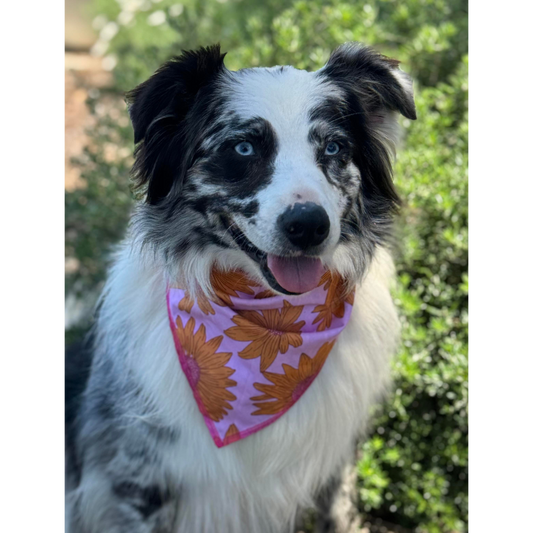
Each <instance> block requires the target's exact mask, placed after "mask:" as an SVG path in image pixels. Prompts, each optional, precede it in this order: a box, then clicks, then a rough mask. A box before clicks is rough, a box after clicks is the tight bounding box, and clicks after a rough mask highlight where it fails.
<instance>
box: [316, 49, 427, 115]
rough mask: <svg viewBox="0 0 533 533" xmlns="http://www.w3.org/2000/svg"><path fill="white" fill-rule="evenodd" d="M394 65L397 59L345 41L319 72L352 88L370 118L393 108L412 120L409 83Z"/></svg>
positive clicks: (413, 113)
mask: <svg viewBox="0 0 533 533" xmlns="http://www.w3.org/2000/svg"><path fill="white" fill-rule="evenodd" d="M398 65H399V61H397V60H395V59H390V58H388V57H385V56H384V55H382V54H380V53H379V52H377V51H375V50H373V49H372V48H369V47H366V46H363V45H361V44H359V43H345V44H343V45H341V46H339V48H337V49H336V50H335V51H334V52H333V53H332V54H331V57H330V58H329V60H328V62H327V63H326V65H325V66H324V67H323V68H322V69H321V70H320V71H319V72H320V73H321V74H322V75H325V76H327V77H329V78H331V79H332V80H334V81H335V82H336V83H338V84H340V85H341V86H343V87H344V88H346V89H347V90H348V91H353V92H354V93H355V94H356V95H357V97H358V99H359V100H360V102H361V104H362V106H363V108H364V110H365V112H366V113H367V114H368V117H369V119H370V121H371V122H373V121H375V122H379V121H380V120H383V119H384V117H383V114H384V112H385V113H386V111H397V112H400V113H401V114H402V115H403V116H404V117H407V118H409V119H411V120H416V110H415V102H414V98H413V83H412V81H411V78H410V77H409V76H408V75H407V74H405V73H404V72H402V71H401V70H399V68H398Z"/></svg>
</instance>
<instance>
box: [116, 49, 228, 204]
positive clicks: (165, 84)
mask: <svg viewBox="0 0 533 533" xmlns="http://www.w3.org/2000/svg"><path fill="white" fill-rule="evenodd" d="M225 55H226V54H222V53H221V52H220V45H218V44H217V45H214V46H209V47H207V48H200V49H198V50H194V51H186V52H183V54H182V55H181V56H178V57H174V58H173V59H171V60H170V61H168V62H167V63H165V64H164V65H163V66H162V67H161V68H159V69H158V70H157V71H156V72H155V73H154V74H153V76H152V77H151V78H149V79H148V80H146V81H145V82H144V83H141V84H140V85H139V86H138V87H136V88H135V89H133V90H132V91H130V92H129V93H127V94H126V102H127V103H128V110H129V113H130V117H131V122H132V124H133V132H134V140H135V143H136V145H137V146H136V149H135V165H134V167H133V176H134V179H135V181H136V186H137V188H142V187H144V186H145V185H147V187H146V201H147V202H148V203H150V204H157V203H159V202H160V201H161V200H162V199H163V198H165V197H166V196H167V195H168V193H169V192H170V191H171V189H172V188H173V187H175V188H179V187H181V186H182V184H183V181H184V178H185V174H186V172H187V170H188V167H189V165H190V163H191V158H192V151H193V149H194V146H193V145H194V139H195V135H197V134H198V131H196V130H200V129H201V124H196V123H194V122H193V121H192V119H191V116H192V115H193V114H194V115H195V116H197V117H204V116H205V115H206V113H205V109H201V110H200V111H201V112H199V113H192V112H191V111H192V109H193V108H194V107H195V106H202V105H205V98H204V99H203V100H202V99H201V95H202V94H205V92H206V91H207V90H208V87H209V86H210V85H211V84H213V83H214V81H215V80H216V79H217V78H218V76H219V75H220V74H221V73H223V72H224V70H225V67H224V56H225ZM204 118H205V117H204Z"/></svg>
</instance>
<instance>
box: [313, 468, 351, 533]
mask: <svg viewBox="0 0 533 533" xmlns="http://www.w3.org/2000/svg"><path fill="white" fill-rule="evenodd" d="M356 479H357V470H356V468H355V466H354V464H348V465H346V466H345V467H344V468H343V469H342V471H341V472H340V473H339V474H338V475H336V476H333V477H332V478H331V480H330V482H329V483H328V484H327V485H325V486H324V487H322V489H321V490H320V492H319V494H318V496H317V499H316V507H317V510H318V513H317V517H316V520H315V526H314V529H313V533H356V532H357V531H358V528H359V526H358V517H357V507H356V503H357V499H356V487H355V482H356Z"/></svg>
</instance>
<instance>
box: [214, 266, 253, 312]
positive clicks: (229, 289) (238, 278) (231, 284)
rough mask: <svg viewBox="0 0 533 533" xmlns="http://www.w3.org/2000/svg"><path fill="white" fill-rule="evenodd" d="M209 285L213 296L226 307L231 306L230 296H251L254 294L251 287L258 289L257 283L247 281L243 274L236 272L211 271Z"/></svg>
mask: <svg viewBox="0 0 533 533" xmlns="http://www.w3.org/2000/svg"><path fill="white" fill-rule="evenodd" d="M211 284H212V285H213V289H214V291H215V294H216V295H217V296H218V298H219V299H220V300H221V301H222V302H224V304H225V305H227V306H231V305H232V301H231V296H233V297H238V296H239V295H238V294H237V292H242V293H244V294H249V295H252V294H254V290H253V289H252V287H258V285H257V283H255V282H254V281H252V280H250V279H248V278H247V277H246V275H245V274H244V273H243V272H241V271H238V270H237V271H235V272H220V271H219V270H213V272H212V273H211Z"/></svg>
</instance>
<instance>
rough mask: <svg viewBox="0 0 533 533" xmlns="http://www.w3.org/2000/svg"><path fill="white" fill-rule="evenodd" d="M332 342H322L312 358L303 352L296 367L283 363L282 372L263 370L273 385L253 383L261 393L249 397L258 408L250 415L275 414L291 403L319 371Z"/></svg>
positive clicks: (333, 342) (331, 346)
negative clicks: (275, 372)
mask: <svg viewBox="0 0 533 533" xmlns="http://www.w3.org/2000/svg"><path fill="white" fill-rule="evenodd" d="M334 344H335V341H331V342H326V343H325V344H323V345H322V346H321V347H320V349H319V350H318V352H317V353H316V355H315V356H314V357H313V358H312V359H311V357H309V356H308V355H306V354H304V353H303V354H302V355H301V356H300V361H299V362H298V368H293V367H292V366H290V365H286V364H283V365H282V367H283V371H284V374H274V373H272V372H265V373H264V376H265V377H266V378H267V379H268V380H269V381H271V382H272V383H273V385H269V384H264V383H254V387H255V388H256V389H257V390H258V391H259V392H262V393H263V394H262V395H260V396H253V397H252V398H250V400H252V401H253V402H258V403H254V406H255V407H257V408H258V410H257V411H254V412H253V413H252V415H275V414H277V413H280V412H281V411H283V410H285V409H288V408H289V407H290V406H291V405H293V404H294V403H295V402H296V400H298V398H300V396H301V395H302V394H303V393H304V392H305V391H306V389H307V387H309V385H310V383H311V382H312V381H313V379H315V377H316V376H317V374H318V373H319V372H320V369H321V368H322V367H323V366H324V363H325V362H326V359H327V357H328V355H329V352H330V351H331V348H333V345H334Z"/></svg>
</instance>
